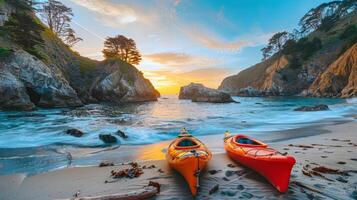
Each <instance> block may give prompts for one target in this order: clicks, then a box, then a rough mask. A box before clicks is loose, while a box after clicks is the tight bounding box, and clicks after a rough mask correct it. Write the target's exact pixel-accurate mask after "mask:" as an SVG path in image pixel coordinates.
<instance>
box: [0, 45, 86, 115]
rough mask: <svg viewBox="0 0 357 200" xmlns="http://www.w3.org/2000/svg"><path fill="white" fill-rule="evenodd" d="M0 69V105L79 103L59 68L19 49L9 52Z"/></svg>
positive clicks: (30, 105) (13, 106)
mask: <svg viewBox="0 0 357 200" xmlns="http://www.w3.org/2000/svg"><path fill="white" fill-rule="evenodd" d="M0 69H1V74H2V80H1V83H0V95H1V102H2V103H1V104H2V105H3V107H4V108H7V109H11V108H14V109H21V108H24V109H31V108H33V107H34V106H41V107H67V106H78V105H81V104H82V102H81V101H80V100H79V99H78V97H77V94H76V92H75V91H74V90H73V88H72V87H71V86H70V85H69V83H68V81H67V80H66V79H64V78H63V76H62V73H61V71H58V70H56V68H50V67H48V66H46V65H45V64H44V63H43V62H42V61H40V60H39V59H37V58H36V57H34V56H32V55H30V54H29V53H27V52H25V51H23V50H18V51H16V52H14V53H12V54H11V55H10V56H9V57H8V58H7V59H6V60H5V61H2V62H1V68H0ZM1 104H0V105H1ZM12 104H13V105H12Z"/></svg>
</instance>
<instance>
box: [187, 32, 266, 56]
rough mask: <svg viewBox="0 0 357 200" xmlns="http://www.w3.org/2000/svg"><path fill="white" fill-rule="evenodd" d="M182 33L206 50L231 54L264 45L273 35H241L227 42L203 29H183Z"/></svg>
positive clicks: (259, 33)
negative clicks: (245, 48)
mask: <svg viewBox="0 0 357 200" xmlns="http://www.w3.org/2000/svg"><path fill="white" fill-rule="evenodd" d="M183 31H184V32H185V33H186V35H187V36H188V37H189V38H190V39H191V40H192V41H194V42H196V43H199V44H201V45H202V46H204V47H206V48H209V49H212V50H217V51H219V52H231V53H237V52H239V51H240V50H241V49H242V48H244V47H248V46H258V45H261V44H265V43H266V41H267V40H268V39H269V38H270V37H271V36H272V35H273V33H262V32H257V33H254V34H249V35H241V36H239V37H238V38H236V39H234V40H231V41H228V40H225V39H222V38H221V37H219V36H217V35H215V34H214V33H212V32H210V31H208V30H206V31H205V30H204V29H203V28H199V29H196V30H194V29H192V28H191V29H186V28H184V29H183Z"/></svg>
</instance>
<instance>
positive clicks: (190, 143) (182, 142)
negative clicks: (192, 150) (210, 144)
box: [177, 139, 198, 147]
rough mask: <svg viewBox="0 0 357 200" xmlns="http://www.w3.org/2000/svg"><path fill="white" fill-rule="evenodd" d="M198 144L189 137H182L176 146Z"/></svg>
mask: <svg viewBox="0 0 357 200" xmlns="http://www.w3.org/2000/svg"><path fill="white" fill-rule="evenodd" d="M197 145H198V144H197V143H196V142H194V141H192V140H190V139H183V140H181V141H180V142H179V143H178V144H177V146H179V147H191V146H197Z"/></svg>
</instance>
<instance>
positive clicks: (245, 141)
mask: <svg viewBox="0 0 357 200" xmlns="http://www.w3.org/2000/svg"><path fill="white" fill-rule="evenodd" d="M236 142H237V143H239V144H252V145H260V144H259V143H257V142H255V141H253V140H251V139H249V138H238V139H237V141H236Z"/></svg>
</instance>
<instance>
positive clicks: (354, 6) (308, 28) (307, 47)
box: [261, 0, 357, 68]
mask: <svg viewBox="0 0 357 200" xmlns="http://www.w3.org/2000/svg"><path fill="white" fill-rule="evenodd" d="M356 12H357V1H356V0H341V1H331V2H328V3H323V4H321V5H319V6H317V7H316V8H313V9H311V10H310V11H309V12H307V13H306V14H305V15H304V16H303V17H302V18H301V19H300V22H299V26H300V27H299V29H295V30H294V31H293V32H292V33H288V32H286V31H283V32H278V33H276V34H274V35H273V36H272V38H271V39H270V40H269V43H268V45H267V46H266V47H264V48H262V49H261V51H262V54H263V60H266V59H268V58H269V57H271V56H272V55H273V54H275V53H282V54H284V55H288V56H289V58H290V63H291V64H290V67H292V68H298V67H299V66H300V65H301V62H302V61H304V60H306V59H308V58H309V57H311V56H312V55H313V54H314V53H315V52H317V51H318V50H320V49H321V48H322V41H321V39H320V38H318V37H310V35H309V33H312V32H314V31H319V32H325V33H326V32H328V31H329V30H330V29H331V28H332V27H333V26H334V25H335V24H336V23H337V22H338V21H339V20H340V19H342V18H343V17H345V16H347V15H349V14H355V13H356ZM344 32H345V33H344V34H343V36H342V35H341V37H340V39H346V40H350V42H349V43H348V45H350V46H351V45H352V44H353V43H354V42H355V41H356V38H357V36H356V30H355V29H354V26H352V27H349V28H348V29H346V30H345V31H344ZM350 38H351V39H350ZM348 45H347V46H346V49H347V48H348V47H349V46H348Z"/></svg>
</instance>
